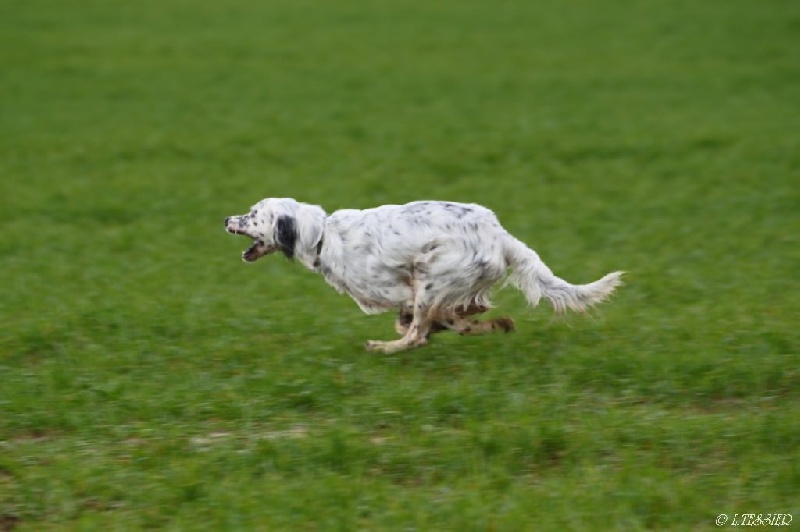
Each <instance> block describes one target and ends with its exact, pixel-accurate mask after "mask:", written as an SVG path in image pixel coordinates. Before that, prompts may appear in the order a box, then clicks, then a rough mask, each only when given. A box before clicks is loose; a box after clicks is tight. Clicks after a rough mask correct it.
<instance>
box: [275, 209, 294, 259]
mask: <svg viewBox="0 0 800 532" xmlns="http://www.w3.org/2000/svg"><path fill="white" fill-rule="evenodd" d="M296 243H297V227H296V224H295V220H294V218H293V217H292V216H279V217H278V220H277V221H276V222H275V244H277V246H278V249H280V250H281V251H282V252H283V254H284V255H286V258H287V259H292V258H294V246H295V244H296Z"/></svg>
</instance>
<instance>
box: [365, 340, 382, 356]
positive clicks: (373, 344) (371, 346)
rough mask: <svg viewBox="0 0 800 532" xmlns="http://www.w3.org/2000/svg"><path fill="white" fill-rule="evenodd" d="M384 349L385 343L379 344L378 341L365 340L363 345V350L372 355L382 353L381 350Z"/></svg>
mask: <svg viewBox="0 0 800 532" xmlns="http://www.w3.org/2000/svg"><path fill="white" fill-rule="evenodd" d="M385 347H386V342H381V341H380V340H367V343H366V344H364V348H365V349H366V350H367V351H372V352H373V353H383V352H384V351H383V349H384V348H385Z"/></svg>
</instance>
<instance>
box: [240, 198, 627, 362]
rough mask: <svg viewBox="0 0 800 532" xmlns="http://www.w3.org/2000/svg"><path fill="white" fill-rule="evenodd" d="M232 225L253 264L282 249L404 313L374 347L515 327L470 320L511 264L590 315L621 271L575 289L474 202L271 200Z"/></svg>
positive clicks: (528, 283)
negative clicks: (359, 206) (349, 204)
mask: <svg viewBox="0 0 800 532" xmlns="http://www.w3.org/2000/svg"><path fill="white" fill-rule="evenodd" d="M225 228H226V230H227V231H228V232H229V233H234V234H241V235H245V236H248V237H250V238H252V239H253V244H252V245H251V246H250V247H249V248H248V249H247V250H246V251H245V252H244V253H243V254H242V258H243V259H244V260H245V261H247V262H253V261H255V260H258V259H259V258H261V257H262V256H264V255H267V254H269V253H272V252H274V251H281V252H283V253H284V255H286V256H287V257H288V258H290V259H291V258H296V259H297V260H298V261H299V262H300V263H301V264H303V265H304V266H305V267H307V268H308V269H310V270H313V271H315V272H318V273H320V274H322V276H323V277H324V278H325V280H326V281H327V282H328V284H330V285H331V286H333V287H334V288H336V289H337V290H338V291H339V292H340V293H344V294H347V295H349V296H350V297H352V298H353V299H354V300H355V302H356V303H357V304H358V306H359V307H360V308H361V310H363V311H364V312H366V313H367V314H376V313H380V312H386V311H396V312H398V317H397V321H396V323H395V328H396V329H397V332H398V333H399V334H401V336H402V338H400V339H399V340H394V341H388V342H379V341H370V342H368V343H367V348H368V349H370V350H374V351H382V352H385V353H393V352H396V351H402V350H405V349H410V348H413V347H418V346H422V345H425V344H426V343H427V342H428V337H429V335H430V334H431V333H435V332H439V331H443V330H448V329H449V330H453V331H455V332H458V333H459V334H482V333H486V332H491V331H494V330H503V331H506V332H509V331H512V330H514V322H513V320H511V319H510V318H496V319H494V320H491V321H485V322H480V321H477V320H474V319H470V318H469V316H473V315H475V314H480V313H482V312H484V311H486V310H487V309H489V308H490V307H491V302H490V301H489V298H488V294H489V291H490V290H491V288H492V286H493V285H495V284H496V283H497V282H498V281H500V280H501V279H503V278H505V277H506V275H507V272H508V270H511V273H510V275H509V276H508V282H510V283H511V284H513V285H514V286H516V287H517V288H519V289H520V290H521V291H522V292H523V293H524V294H525V297H526V298H527V300H528V303H530V305H531V306H534V305H536V304H537V303H538V302H539V299H540V298H541V297H542V296H544V297H545V298H546V299H548V300H549V301H550V303H551V304H552V305H553V307H554V308H555V309H556V310H557V311H563V310H566V309H572V310H576V311H583V310H585V309H586V308H588V307H590V306H592V305H594V304H596V303H599V302H600V301H603V300H604V299H606V298H607V297H608V296H609V295H611V293H612V292H613V291H614V289H615V288H616V287H617V286H618V285H619V284H620V282H621V281H620V277H621V275H622V272H614V273H610V274H608V275H606V276H605V277H603V278H602V279H600V280H598V281H595V282H593V283H590V284H586V285H572V284H570V283H568V282H566V281H564V280H563V279H560V278H558V277H556V276H555V275H553V273H552V272H551V271H550V269H549V268H548V267H547V266H546V265H545V264H544V262H542V261H541V259H540V258H539V256H538V255H537V254H536V252H534V251H533V250H532V249H530V248H528V246H526V245H525V244H523V243H522V242H520V241H519V240H517V239H516V238H514V237H513V236H511V235H510V234H509V233H508V232H507V231H506V230H505V229H503V227H502V226H501V225H500V223H499V222H498V221H497V218H496V217H495V215H494V213H493V212H492V211H490V210H489V209H487V208H485V207H482V206H480V205H475V204H464V203H453V202H445V201H417V202H413V203H408V204H406V205H384V206H381V207H377V208H374V209H366V210H355V209H344V210H339V211H336V212H334V213H333V214H331V215H326V213H325V211H323V210H322V208H320V207H318V206H316V205H308V204H305V203H300V202H297V201H295V200H294V199H291V198H268V199H265V200H262V201H260V202H259V203H257V204H256V205H254V206H253V208H252V209H251V210H250V212H249V213H248V214H244V215H239V216H231V217H228V218H226V219H225Z"/></svg>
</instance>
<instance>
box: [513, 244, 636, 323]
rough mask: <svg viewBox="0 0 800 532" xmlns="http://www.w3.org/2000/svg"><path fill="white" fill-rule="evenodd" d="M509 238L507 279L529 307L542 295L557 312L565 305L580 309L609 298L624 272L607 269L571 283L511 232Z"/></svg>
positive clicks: (571, 308)
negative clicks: (596, 277)
mask: <svg viewBox="0 0 800 532" xmlns="http://www.w3.org/2000/svg"><path fill="white" fill-rule="evenodd" d="M508 238H509V240H508V241H507V243H506V260H507V261H508V263H509V265H510V266H511V275H510V276H509V278H508V282H509V283H510V284H512V285H514V286H515V287H517V288H518V289H519V290H520V291H521V292H522V293H523V294H525V298H526V299H527V300H528V303H529V304H530V305H531V306H532V307H533V306H536V305H537V304H538V303H539V300H540V299H541V298H542V296H544V297H545V299H547V300H548V301H550V303H551V304H552V305H553V308H554V309H555V311H556V312H563V311H564V310H566V309H570V310H574V311H577V312H583V311H585V310H586V309H588V308H589V307H591V306H593V305H596V304H597V303H600V302H601V301H604V300H605V299H608V297H609V296H610V295H611V294H612V293H613V292H614V289H615V288H616V287H618V286H619V285H621V284H622V279H621V277H622V274H623V273H624V272H621V271H620V272H613V273H609V274H608V275H606V276H604V277H603V278H601V279H599V280H597V281H595V282H593V283H589V284H581V285H574V284H570V283H568V282H567V281H565V280H564V279H561V278H559V277H556V276H555V275H554V274H553V272H552V271H551V270H550V268H548V267H547V265H546V264H545V263H544V262H542V259H540V258H539V255H537V254H536V252H535V251H533V250H532V249H530V248H529V247H528V246H526V245H525V244H523V243H522V242H520V241H519V240H517V239H516V238H514V237H512V236H511V235H509V237H508Z"/></svg>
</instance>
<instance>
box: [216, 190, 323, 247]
mask: <svg viewBox="0 0 800 532" xmlns="http://www.w3.org/2000/svg"><path fill="white" fill-rule="evenodd" d="M324 224H325V211H323V210H322V209H321V208H320V207H318V206H316V205H308V204H306V203H300V202H298V201H295V200H293V199H291V198H267V199H264V200H261V201H259V202H258V203H256V204H255V205H253V207H252V208H251V209H250V212H249V213H247V214H241V215H238V216H228V217H227V218H225V230H226V231H228V232H229V233H232V234H236V235H245V236H247V237H250V238H252V239H253V243H252V244H251V245H250V247H249V248H247V249H246V250H245V251H244V252H243V253H242V260H244V261H246V262H254V261H256V260H258V259H260V258H261V257H263V256H264V255H268V254H270V253H273V252H275V251H282V252H283V254H284V255H286V257H288V258H290V259H291V258H293V257H294V256H295V254H296V253H302V252H304V251H309V250H312V249H314V248H315V247H316V245H317V244H318V243H319V241H320V239H321V238H322V230H323V227H324Z"/></svg>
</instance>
